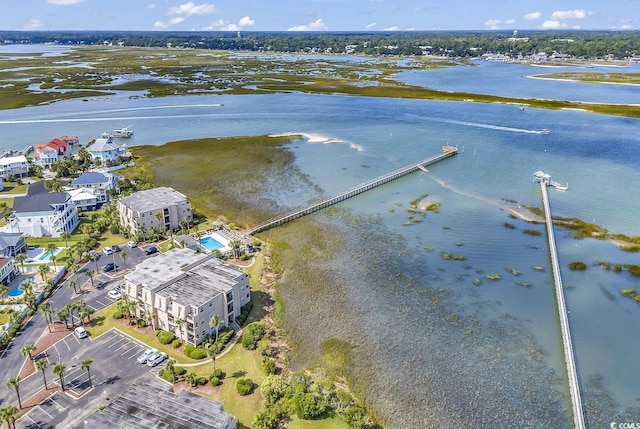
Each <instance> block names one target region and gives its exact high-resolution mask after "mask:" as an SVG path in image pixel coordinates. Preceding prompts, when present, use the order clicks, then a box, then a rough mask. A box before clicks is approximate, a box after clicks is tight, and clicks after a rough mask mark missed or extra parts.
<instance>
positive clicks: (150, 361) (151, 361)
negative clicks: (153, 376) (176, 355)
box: [147, 352, 167, 367]
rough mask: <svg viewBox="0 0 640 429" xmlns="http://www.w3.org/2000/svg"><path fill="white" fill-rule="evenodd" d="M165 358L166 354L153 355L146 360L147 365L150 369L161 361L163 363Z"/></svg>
mask: <svg viewBox="0 0 640 429" xmlns="http://www.w3.org/2000/svg"><path fill="white" fill-rule="evenodd" d="M166 358H167V354H166V353H162V352H160V353H154V354H152V355H151V356H149V357H148V358H147V365H149V366H151V367H153V366H156V365H158V364H159V363H162V361H164V360H165V359H166Z"/></svg>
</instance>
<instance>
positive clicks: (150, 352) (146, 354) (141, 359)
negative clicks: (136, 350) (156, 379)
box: [136, 349, 160, 364]
mask: <svg viewBox="0 0 640 429" xmlns="http://www.w3.org/2000/svg"><path fill="white" fill-rule="evenodd" d="M159 353H160V352H158V350H156V349H147V350H145V351H143V352H142V354H141V355H140V356H138V359H136V361H137V362H138V363H141V364H145V363H147V359H149V356H152V355H156V354H159Z"/></svg>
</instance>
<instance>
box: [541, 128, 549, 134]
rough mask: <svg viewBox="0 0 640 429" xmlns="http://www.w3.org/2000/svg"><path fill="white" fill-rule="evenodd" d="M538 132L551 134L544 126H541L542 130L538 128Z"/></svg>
mask: <svg viewBox="0 0 640 429" xmlns="http://www.w3.org/2000/svg"><path fill="white" fill-rule="evenodd" d="M540 134H545V135H546V134H551V131H549V130H548V129H546V128H543V129H542V130H540Z"/></svg>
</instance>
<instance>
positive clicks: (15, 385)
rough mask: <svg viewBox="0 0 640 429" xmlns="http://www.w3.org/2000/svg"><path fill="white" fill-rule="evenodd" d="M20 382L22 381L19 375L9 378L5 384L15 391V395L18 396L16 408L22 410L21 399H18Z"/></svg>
mask: <svg viewBox="0 0 640 429" xmlns="http://www.w3.org/2000/svg"><path fill="white" fill-rule="evenodd" d="M20 381H22V380H21V379H20V376H19V375H16V376H15V377H11V378H9V381H8V382H7V387H9V388H11V389H15V391H16V395H18V407H20V409H22V399H20Z"/></svg>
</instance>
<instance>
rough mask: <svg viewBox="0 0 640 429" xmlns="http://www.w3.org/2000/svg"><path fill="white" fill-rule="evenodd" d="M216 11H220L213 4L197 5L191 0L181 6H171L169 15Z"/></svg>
mask: <svg viewBox="0 0 640 429" xmlns="http://www.w3.org/2000/svg"><path fill="white" fill-rule="evenodd" d="M216 12H218V10H217V9H216V7H215V6H214V5H212V4H201V5H197V4H195V3H194V2H192V1H190V2H187V3H183V4H181V5H180V6H174V7H172V8H169V10H168V11H167V15H187V16H191V15H209V14H212V13H216Z"/></svg>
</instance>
